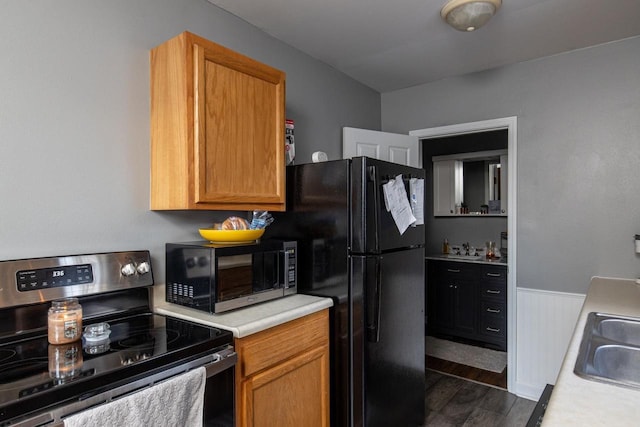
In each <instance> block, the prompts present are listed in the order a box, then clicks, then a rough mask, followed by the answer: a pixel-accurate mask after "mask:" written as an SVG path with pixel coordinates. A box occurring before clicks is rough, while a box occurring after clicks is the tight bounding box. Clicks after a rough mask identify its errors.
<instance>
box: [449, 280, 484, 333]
mask: <svg viewBox="0 0 640 427" xmlns="http://www.w3.org/2000/svg"><path fill="white" fill-rule="evenodd" d="M477 301H478V293H477V292H476V284H475V283H474V282H473V281H466V280H461V281H458V282H457V283H456V284H455V305H454V307H453V312H454V313H455V319H454V322H455V328H456V331H458V332H460V333H466V334H475V331H476V313H477V308H476V306H477Z"/></svg>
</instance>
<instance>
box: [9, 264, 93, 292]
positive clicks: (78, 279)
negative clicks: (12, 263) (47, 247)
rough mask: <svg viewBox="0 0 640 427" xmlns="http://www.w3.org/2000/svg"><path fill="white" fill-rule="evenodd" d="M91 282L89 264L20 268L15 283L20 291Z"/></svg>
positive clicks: (91, 272) (91, 274)
mask: <svg viewBox="0 0 640 427" xmlns="http://www.w3.org/2000/svg"><path fill="white" fill-rule="evenodd" d="M91 282H93V268H92V267H91V264H80V265H65V266H60V267H52V268H39V269H37V270H21V271H18V272H17V273H16V283H17V285H18V291H20V292H25V291H32V290H36V289H47V288H57V287H61V286H73V285H81V284H84V283H91Z"/></svg>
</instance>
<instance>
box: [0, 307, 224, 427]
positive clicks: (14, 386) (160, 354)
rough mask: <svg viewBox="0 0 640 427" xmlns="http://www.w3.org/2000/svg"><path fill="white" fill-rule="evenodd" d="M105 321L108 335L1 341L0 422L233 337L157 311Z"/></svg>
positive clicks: (160, 367) (194, 354) (170, 363)
mask: <svg viewBox="0 0 640 427" xmlns="http://www.w3.org/2000/svg"><path fill="white" fill-rule="evenodd" d="M108 323H109V326H110V330H111V333H110V335H109V337H108V339H106V340H105V339H103V340H97V341H95V340H94V341H88V340H86V339H85V338H83V340H82V341H77V342H75V343H71V344H62V345H51V344H49V343H48V341H47V336H46V335H42V336H37V337H35V338H30V339H25V340H21V341H15V342H11V343H9V344H5V345H3V346H1V347H0V425H2V424H3V422H5V421H7V420H10V419H12V418H14V417H16V416H19V415H21V414H25V413H29V412H32V411H35V410H39V409H43V408H46V407H47V406H53V405H57V404H59V403H62V402H65V401H71V400H76V399H79V398H84V397H88V396H91V395H94V394H97V393H99V392H101V391H104V390H105V389H108V388H113V387H116V386H119V385H121V384H125V383H127V382H131V381H133V380H135V379H138V378H141V377H143V376H147V375H151V374H153V373H155V372H156V371H160V370H163V369H168V368H169V367H172V366H176V365H179V364H181V363H184V362H187V361H190V360H193V359H196V358H198V357H200V356H202V355H204V354H208V353H211V352H212V350H214V349H216V348H217V347H220V346H223V345H225V344H230V343H231V342H232V340H233V338H232V334H231V332H228V331H222V330H219V329H215V328H209V327H205V326H201V325H197V324H194V323H191V322H187V321H182V320H180V319H176V318H171V317H166V316H161V315H156V314H139V315H135V316H130V317H124V318H120V319H116V320H111V321H108ZM88 324H91V322H88V323H87V322H86V321H85V325H84V326H85V327H86V326H88Z"/></svg>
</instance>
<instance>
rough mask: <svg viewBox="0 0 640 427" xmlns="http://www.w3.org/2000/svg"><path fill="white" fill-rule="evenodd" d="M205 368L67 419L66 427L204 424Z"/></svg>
mask: <svg viewBox="0 0 640 427" xmlns="http://www.w3.org/2000/svg"><path fill="white" fill-rule="evenodd" d="M206 380H207V373H206V370H205V368H203V367H201V368H198V369H194V370H192V371H189V372H187V373H185V374H182V375H177V376H175V377H173V378H170V379H168V380H166V381H163V382H161V383H158V384H156V385H153V386H151V387H147V388H145V389H144V390H141V391H138V392H136V393H133V394H130V395H128V396H125V397H123V398H121V399H117V400H114V401H112V402H109V403H105V404H103V405H100V406H96V407H94V408H91V409H87V410H86V411H83V412H80V413H78V414H75V415H72V416H70V417H68V418H65V419H64V425H65V427H90V426H100V427H111V426H113V427H122V426H129V427H134V426H154V427H155V426H167V427H169V426H170V427H174V426H189V427H192V426H202V417H203V408H204V388H205V383H206Z"/></svg>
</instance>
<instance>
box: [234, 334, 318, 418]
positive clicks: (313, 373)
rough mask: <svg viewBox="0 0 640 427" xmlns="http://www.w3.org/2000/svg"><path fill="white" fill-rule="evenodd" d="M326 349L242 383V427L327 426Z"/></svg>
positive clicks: (314, 351)
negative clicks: (243, 410)
mask: <svg viewBox="0 0 640 427" xmlns="http://www.w3.org/2000/svg"><path fill="white" fill-rule="evenodd" d="M328 370H329V348H328V347H327V346H323V347H319V348H315V349H312V350H310V351H308V352H305V353H303V354H301V355H299V356H297V357H294V358H293V359H290V360H287V361H285V362H283V363H280V364H278V365H275V366H274V367H272V368H270V369H267V370H265V371H263V372H260V373H258V374H256V375H252V376H250V377H249V378H247V379H246V380H245V381H243V382H242V386H241V387H242V396H243V397H244V399H245V401H244V402H243V407H244V409H245V412H244V413H243V414H242V421H241V423H239V424H240V425H242V426H255V427H260V426H264V427H272V426H280V427H287V426H291V427H298V426H310V427H313V426H318V427H322V426H328V425H329V419H328V414H329V406H328V405H329V389H328V384H329V381H328V375H329V372H328Z"/></svg>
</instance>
